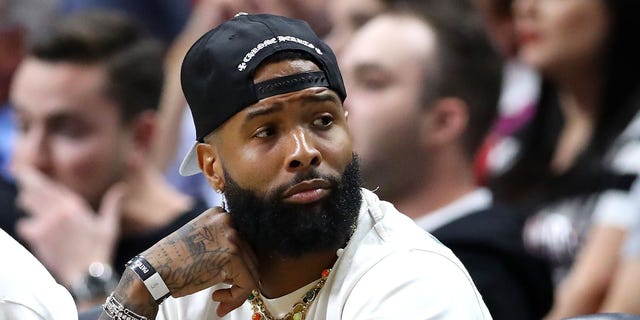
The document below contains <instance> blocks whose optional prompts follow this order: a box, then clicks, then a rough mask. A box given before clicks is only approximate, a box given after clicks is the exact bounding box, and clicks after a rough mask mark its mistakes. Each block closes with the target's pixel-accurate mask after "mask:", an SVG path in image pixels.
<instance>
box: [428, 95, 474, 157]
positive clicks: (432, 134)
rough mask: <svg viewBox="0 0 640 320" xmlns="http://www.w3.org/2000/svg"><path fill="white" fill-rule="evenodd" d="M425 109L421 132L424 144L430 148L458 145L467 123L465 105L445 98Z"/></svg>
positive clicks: (467, 114) (467, 113)
mask: <svg viewBox="0 0 640 320" xmlns="http://www.w3.org/2000/svg"><path fill="white" fill-rule="evenodd" d="M427 108H428V109H427V110H426V111H425V112H424V115H423V117H424V118H425V119H424V120H425V121H423V122H424V125H423V126H422V132H421V135H422V137H423V139H424V141H425V143H426V144H427V145H428V146H430V147H434V146H445V145H450V144H456V143H458V141H459V140H460V139H461V137H462V135H463V134H464V132H465V130H466V128H467V123H468V122H469V112H468V111H467V104H466V103H465V102H464V101H463V100H462V99H460V98H455V97H447V98H441V99H438V100H436V101H435V102H434V103H433V104H432V105H430V106H428V107H427Z"/></svg>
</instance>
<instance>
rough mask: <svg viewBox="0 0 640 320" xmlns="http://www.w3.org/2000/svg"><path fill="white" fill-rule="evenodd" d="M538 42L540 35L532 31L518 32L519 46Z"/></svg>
mask: <svg viewBox="0 0 640 320" xmlns="http://www.w3.org/2000/svg"><path fill="white" fill-rule="evenodd" d="M539 40H540V33H538V32H535V31H532V30H523V31H520V32H518V41H520V44H522V45H525V44H530V43H534V42H538V41H539Z"/></svg>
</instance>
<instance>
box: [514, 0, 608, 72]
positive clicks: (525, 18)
mask: <svg viewBox="0 0 640 320" xmlns="http://www.w3.org/2000/svg"><path fill="white" fill-rule="evenodd" d="M514 10H515V16H516V30H517V33H518V39H519V41H520V45H521V48H520V57H521V58H522V60H524V61H525V62H526V63H528V64H530V65H532V66H533V67H535V68H537V69H539V70H541V71H543V72H545V73H547V74H549V75H552V76H553V75H554V74H557V73H560V72H562V71H563V69H565V68H585V67H590V66H594V65H597V64H598V61H599V59H600V58H601V57H602V54H603V51H604V46H605V38H606V36H607V33H608V28H609V23H608V16H607V12H606V7H605V4H604V2H603V1H601V0H516V1H515V6H514Z"/></svg>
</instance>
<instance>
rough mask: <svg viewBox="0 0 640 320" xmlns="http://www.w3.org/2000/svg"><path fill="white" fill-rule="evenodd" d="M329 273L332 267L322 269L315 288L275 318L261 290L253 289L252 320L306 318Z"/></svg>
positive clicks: (295, 319)
mask: <svg viewBox="0 0 640 320" xmlns="http://www.w3.org/2000/svg"><path fill="white" fill-rule="evenodd" d="M329 273H331V269H324V270H322V278H321V279H320V280H319V281H318V282H317V283H316V285H315V286H313V288H311V289H310V290H309V291H307V293H305V294H304V296H302V299H300V301H298V302H296V303H295V304H294V305H293V307H292V308H291V311H289V312H288V313H287V314H286V315H284V317H282V318H274V317H273V316H272V315H271V313H270V312H269V310H267V306H266V305H265V304H264V301H262V298H260V292H258V290H253V291H252V292H251V294H250V295H249V298H248V300H249V302H251V308H252V309H253V315H252V316H251V320H304V319H305V317H306V315H307V308H308V307H309V305H310V304H311V302H313V300H315V299H316V297H317V296H318V292H319V291H320V289H322V287H323V286H324V283H325V282H327V278H328V277H329Z"/></svg>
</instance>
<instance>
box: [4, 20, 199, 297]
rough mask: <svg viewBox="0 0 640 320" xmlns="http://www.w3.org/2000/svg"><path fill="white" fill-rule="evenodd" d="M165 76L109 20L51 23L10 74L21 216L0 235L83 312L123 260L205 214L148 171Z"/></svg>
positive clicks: (124, 24) (155, 48) (154, 57)
mask: <svg viewBox="0 0 640 320" xmlns="http://www.w3.org/2000/svg"><path fill="white" fill-rule="evenodd" d="M162 72H163V71H162V50H161V49H160V46H159V45H158V44H157V43H156V42H154V41H152V40H151V39H150V38H149V37H147V36H145V35H144V34H143V33H142V32H141V30H140V28H139V27H138V25H136V24H135V23H134V22H133V21H130V20H129V19H127V18H126V17H125V16H123V15H121V14H117V13H111V12H86V13H82V14H79V15H72V16H68V17H64V18H62V19H60V20H57V21H56V22H55V23H54V24H53V25H52V26H50V27H48V28H47V29H46V30H43V33H42V34H41V35H39V36H37V37H36V38H35V39H34V42H33V45H32V46H31V47H30V48H29V50H28V54H27V56H26V57H25V59H24V60H23V61H22V63H21V64H20V66H19V67H18V69H17V71H16V74H15V78H14V81H13V84H12V88H11V95H10V97H11V103H12V106H13V108H14V109H15V112H16V118H17V120H18V124H19V130H18V133H17V139H16V144H15V150H14V158H13V159H12V169H13V173H14V175H15V178H16V180H17V182H18V186H19V195H18V203H19V207H20V208H21V209H22V210H23V211H24V214H23V215H22V216H21V217H20V218H19V219H17V220H12V221H8V222H7V224H6V225H3V226H2V228H3V229H5V230H7V232H8V233H10V234H12V236H14V237H15V238H17V239H19V240H20V241H22V242H23V243H24V244H26V246H27V247H28V248H29V249H30V250H31V252H33V253H34V255H35V256H36V257H38V258H39V259H40V261H42V263H43V264H44V265H45V266H46V267H47V268H48V269H49V270H50V271H51V272H52V274H53V275H54V276H55V277H56V278H57V279H58V281H59V282H61V283H62V284H64V285H65V286H67V287H68V288H71V289H72V293H73V294H74V295H75V297H76V300H77V301H78V302H79V306H84V305H85V303H89V302H93V301H99V302H102V301H103V299H104V295H105V294H106V293H108V292H109V291H110V290H111V288H110V286H113V285H114V284H115V283H114V282H117V279H118V278H119V275H117V273H119V272H122V270H123V269H124V264H125V263H126V262H127V261H128V260H129V259H130V258H132V257H133V256H134V255H136V254H137V253H139V252H141V251H142V250H143V249H144V248H147V247H148V246H150V245H152V244H154V243H155V242H157V241H158V240H160V239H162V238H163V237H164V236H166V235H167V234H169V233H171V232H172V231H174V230H175V229H177V228H178V227H180V226H182V225H183V224H185V223H186V222H188V221H190V220H191V219H193V218H194V217H196V216H197V215H199V213H201V212H202V211H204V210H205V209H206V205H205V203H204V202H202V201H201V200H198V199H191V198H189V197H187V196H185V195H183V194H181V193H179V192H177V191H176V190H174V189H173V188H172V187H171V186H170V185H169V184H168V183H167V182H166V181H165V180H164V178H163V176H162V175H161V174H160V173H159V172H157V171H156V170H155V168H154V167H153V166H152V165H150V163H149V161H150V160H149V157H150V156H149V154H150V152H151V144H152V141H153V137H154V131H155V129H156V126H157V123H156V121H157V120H156V109H157V107H158V100H159V96H160V91H161V88H162V83H163V74H162ZM3 222H4V221H3ZM112 269H113V270H112Z"/></svg>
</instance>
